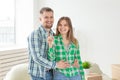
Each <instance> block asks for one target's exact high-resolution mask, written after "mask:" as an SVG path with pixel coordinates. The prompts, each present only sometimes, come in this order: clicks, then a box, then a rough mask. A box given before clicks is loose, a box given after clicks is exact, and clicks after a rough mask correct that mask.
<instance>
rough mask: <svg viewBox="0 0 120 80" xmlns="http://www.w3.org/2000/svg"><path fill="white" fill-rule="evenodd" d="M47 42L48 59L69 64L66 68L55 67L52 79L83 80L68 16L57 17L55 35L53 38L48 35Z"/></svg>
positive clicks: (75, 40)
mask: <svg viewBox="0 0 120 80" xmlns="http://www.w3.org/2000/svg"><path fill="white" fill-rule="evenodd" d="M48 44H49V52H48V56H49V59H50V60H52V61H56V62H58V61H60V60H63V61H67V62H68V63H69V65H70V66H69V67H67V68H56V69H55V71H54V80H85V79H84V72H83V67H82V61H81V58H80V51H79V43H78V41H77V39H76V38H75V37H74V35H73V28H72V23H71V20H70V18H69V17H61V18H60V19H59V21H58V23H57V29H56V36H54V38H53V37H51V36H49V37H48ZM76 64H78V65H76ZM61 66H62V65H61Z"/></svg>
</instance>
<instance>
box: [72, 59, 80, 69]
mask: <svg viewBox="0 0 120 80" xmlns="http://www.w3.org/2000/svg"><path fill="white" fill-rule="evenodd" d="M72 66H74V67H76V68H79V63H78V60H77V59H75V61H74V63H73V65H72Z"/></svg>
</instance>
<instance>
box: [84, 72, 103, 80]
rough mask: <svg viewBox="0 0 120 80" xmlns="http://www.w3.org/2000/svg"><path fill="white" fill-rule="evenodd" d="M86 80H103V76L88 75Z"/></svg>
mask: <svg viewBox="0 0 120 80" xmlns="http://www.w3.org/2000/svg"><path fill="white" fill-rule="evenodd" d="M86 80H102V76H101V75H100V74H97V73H90V74H88V75H86Z"/></svg>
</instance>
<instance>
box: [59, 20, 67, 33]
mask: <svg viewBox="0 0 120 80" xmlns="http://www.w3.org/2000/svg"><path fill="white" fill-rule="evenodd" d="M58 31H59V33H60V34H61V35H67V33H68V31H69V25H68V23H67V21H66V20H61V21H60V23H59V24H58Z"/></svg>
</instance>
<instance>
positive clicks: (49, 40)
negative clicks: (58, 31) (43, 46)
mask: <svg viewBox="0 0 120 80" xmlns="http://www.w3.org/2000/svg"><path fill="white" fill-rule="evenodd" d="M53 41H54V38H53V36H48V38H47V42H48V45H49V47H50V48H51V47H52V45H53Z"/></svg>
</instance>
